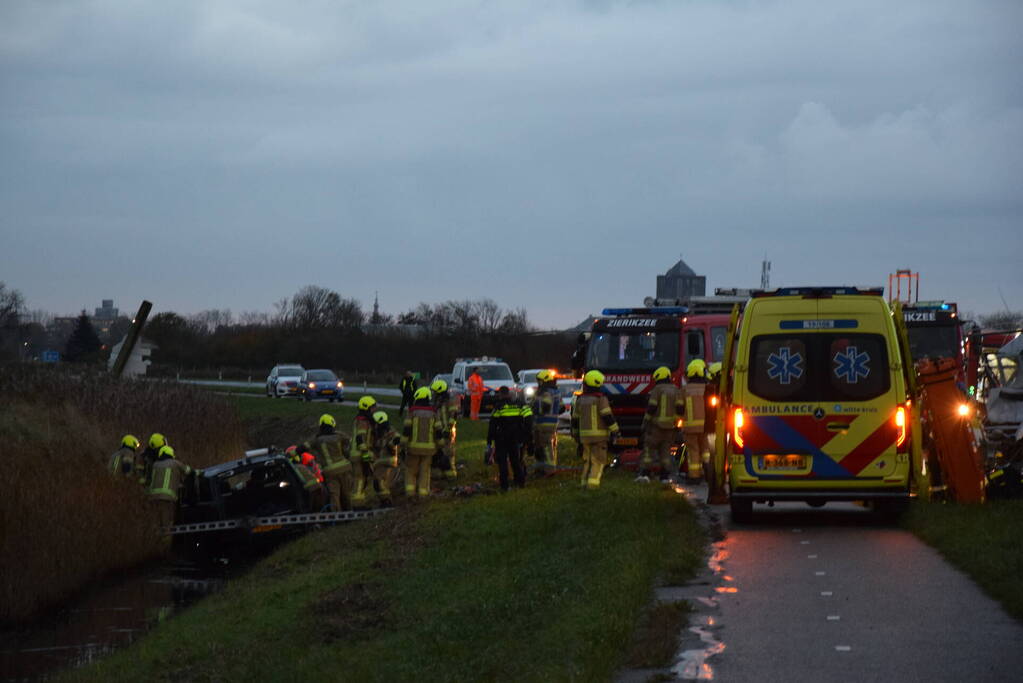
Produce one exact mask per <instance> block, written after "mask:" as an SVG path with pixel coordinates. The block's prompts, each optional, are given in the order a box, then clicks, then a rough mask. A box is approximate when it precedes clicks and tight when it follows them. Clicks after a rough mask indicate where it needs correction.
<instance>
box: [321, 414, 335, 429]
mask: <svg viewBox="0 0 1023 683" xmlns="http://www.w3.org/2000/svg"><path fill="white" fill-rule="evenodd" d="M323 425H327V426H328V427H337V420H335V419H334V416H333V415H328V414H327V413H324V414H323V415H320V426H321V427H322V426H323Z"/></svg>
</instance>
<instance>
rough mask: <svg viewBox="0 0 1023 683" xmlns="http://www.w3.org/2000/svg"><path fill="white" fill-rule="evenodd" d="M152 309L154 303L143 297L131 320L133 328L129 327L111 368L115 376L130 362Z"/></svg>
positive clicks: (119, 374) (118, 375)
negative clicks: (129, 359)
mask: <svg viewBox="0 0 1023 683" xmlns="http://www.w3.org/2000/svg"><path fill="white" fill-rule="evenodd" d="M152 309H153V304H152V303H150V302H149V301H146V300H144V299H143V301H142V305H141V306H139V312H138V313H136V314H135V317H134V318H132V320H131V328H129V329H128V335H127V336H126V337H125V338H124V344H122V345H121V351H120V353H118V354H117V360H115V361H114V367H112V368H111V369H110V373H111V374H112V375H113V376H114V377H120V376H121V373H122V372H124V366H125V364H126V363H127V362H128V358H130V357H131V352H132V351H133V350H134V349H135V343H136V342H137V341H138V340H139V335H140V334H141V333H142V326H143V325H145V324H146V319H147V318H148V317H149V311H151V310H152Z"/></svg>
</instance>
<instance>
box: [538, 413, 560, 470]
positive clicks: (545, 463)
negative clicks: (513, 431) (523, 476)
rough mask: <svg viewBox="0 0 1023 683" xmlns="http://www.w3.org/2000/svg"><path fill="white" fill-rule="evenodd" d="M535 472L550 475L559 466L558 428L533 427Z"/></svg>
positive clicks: (546, 426)
mask: <svg viewBox="0 0 1023 683" xmlns="http://www.w3.org/2000/svg"><path fill="white" fill-rule="evenodd" d="M533 458H534V461H533V470H534V471H535V472H544V473H546V474H550V473H551V472H553V471H554V469H555V468H556V467H557V466H558V426H557V425H553V424H551V425H547V424H544V425H537V426H535V427H533Z"/></svg>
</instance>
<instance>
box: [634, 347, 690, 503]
mask: <svg viewBox="0 0 1023 683" xmlns="http://www.w3.org/2000/svg"><path fill="white" fill-rule="evenodd" d="M651 379H653V381H654V388H653V389H652V390H651V391H650V400H649V401H647V406H646V413H645V414H644V415H643V426H642V428H641V430H640V433H641V434H642V437H641V438H642V439H643V464H642V469H641V470H640V471H639V476H638V477H636V481H650V473H651V471H652V470H653V467H654V462H655V461H656V462H658V463H660V466H661V469H660V479H661V483H669V481H670V479H671V477H673V476H675V475H676V474H677V472H676V471H675V467H674V460H673V458H672V457H671V448H672V446H674V445H675V444H676V443H678V442H679V439H678V436H679V422H680V419H681V417H682V416H683V415H685V412H686V405H685V401H684V400H683V398H682V392H681V391H679V388H678V387H677V386H675V383H674V382H672V381H671V370H670V369H669V368H668V367H666V366H663V365H662V366H661V367H659V368H657V369H656V370H654V372H653V375H651Z"/></svg>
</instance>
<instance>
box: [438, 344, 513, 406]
mask: <svg viewBox="0 0 1023 683" xmlns="http://www.w3.org/2000/svg"><path fill="white" fill-rule="evenodd" d="M473 368H476V369H477V370H478V371H479V374H480V377H481V378H482V379H483V401H482V403H481V404H480V411H481V412H490V411H492V410H493V409H494V403H496V402H497V390H498V389H500V388H501V387H508V388H509V389H511V390H512V392H513V393H515V392H516V389H515V378H514V377H513V376H512V371H511V368H510V367H508V364H507V363H505V362H504V361H502V360H501V359H500V358H488V357H486V356H484V357H482V358H459V359H457V360H456V361H455V366H454V368H452V370H451V383H450V387H451V391H452V393H454V394H455V395H456V396H458V397H459V399H460V400H461V401H462V412H463V413H464V414H465V415H466V416H468V415H469V408H470V401H469V384H468V380H469V375H471V374H472V370H473Z"/></svg>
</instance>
